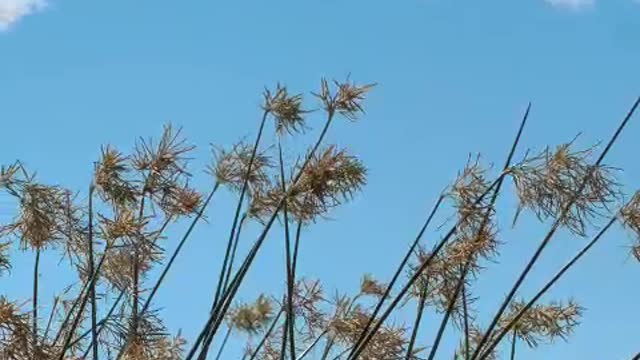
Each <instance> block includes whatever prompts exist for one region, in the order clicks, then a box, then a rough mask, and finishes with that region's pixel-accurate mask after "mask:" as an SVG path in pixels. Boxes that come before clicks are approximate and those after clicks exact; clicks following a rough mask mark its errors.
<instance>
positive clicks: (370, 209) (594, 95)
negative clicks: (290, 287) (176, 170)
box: [0, 0, 640, 360]
mask: <svg viewBox="0 0 640 360" xmlns="http://www.w3.org/2000/svg"><path fill="white" fill-rule="evenodd" d="M21 2H22V1H21V0H0V24H4V26H2V28H4V30H3V31H2V32H0V123H1V124H2V126H1V127H0V162H1V163H3V164H6V163H9V162H11V161H13V160H15V159H21V160H23V161H24V162H25V163H26V164H27V165H28V166H29V167H30V168H32V169H34V170H37V171H38V174H39V176H40V177H41V179H43V180H45V181H49V182H56V183H60V184H64V185H66V186H69V187H71V188H74V189H78V190H81V189H84V188H86V184H87V182H88V181H89V178H90V171H91V169H92V161H94V160H96V159H97V157H98V155H99V150H100V144H106V143H111V144H114V145H116V146H120V147H122V149H123V150H126V149H128V148H130V147H131V146H132V145H133V142H134V141H135V139H136V137H138V136H141V135H143V136H151V135H154V136H157V135H158V134H159V133H160V131H161V125H162V124H163V123H165V122H166V121H169V120H170V121H172V122H174V124H176V125H180V126H183V127H184V132H185V134H186V135H187V136H188V137H189V138H190V139H191V141H192V142H193V143H195V144H197V145H198V146H199V148H198V150H197V151H196V155H197V158H198V160H196V161H194V163H193V165H194V173H195V177H196V183H197V184H198V185H199V186H200V188H201V189H203V190H205V189H206V188H207V186H209V185H210V181H211V180H210V179H208V178H207V177H206V175H204V174H203V173H202V172H201V171H200V169H202V167H203V166H204V162H205V161H206V160H207V159H208V156H209V150H208V144H209V143H215V144H221V145H225V144H229V143H231V142H233V141H235V140H236V139H237V138H239V137H240V136H244V135H248V136H253V135H254V134H255V127H256V125H257V123H258V121H259V116H260V110H259V108H258V106H259V104H260V93H261V91H262V89H263V87H264V86H265V85H266V86H274V85H275V84H276V83H277V82H278V81H280V82H283V83H285V84H287V85H288V86H289V87H290V88H291V89H292V90H294V91H308V90H315V89H316V88H317V86H318V83H319V81H318V80H319V78H320V77H321V76H327V77H336V78H339V79H340V78H344V77H345V76H346V75H347V74H349V73H351V76H352V78H353V79H354V80H357V81H360V82H374V81H375V82H378V83H379V86H378V87H377V88H376V89H375V91H374V92H373V93H372V94H371V96H370V98H369V100H368V101H367V115H366V116H365V117H363V118H362V120H361V121H359V122H358V123H355V124H347V123H346V122H340V123H338V124H337V126H335V127H334V128H333V129H332V130H331V133H330V136H329V137H330V139H329V140H330V141H332V142H337V143H339V144H341V145H346V146H348V147H349V148H350V149H351V150H352V151H353V152H355V153H357V154H359V155H360V156H361V157H362V159H363V160H364V161H365V162H366V163H367V165H368V167H369V168H370V178H369V184H368V186H367V187H366V188H365V190H364V192H363V194H361V195H360V196H358V197H357V198H356V200H355V201H354V202H353V203H351V204H349V205H347V206H345V207H343V208H342V209H340V210H338V211H336V212H335V213H333V214H332V216H333V218H335V220H334V221H327V222H322V223H320V224H318V225H316V226H314V227H313V228H311V229H309V230H308V231H306V232H305V234H304V239H303V240H304V243H303V246H302V250H301V251H302V255H301V256H302V263H303V264H302V269H301V272H302V273H303V274H304V275H306V276H314V277H321V278H322V279H324V282H325V286H326V287H327V290H328V291H329V292H330V293H331V292H333V290H334V289H340V290H343V291H347V290H354V289H355V288H356V287H357V286H358V282H359V277H360V275H361V274H362V273H363V272H372V273H374V274H375V275H376V276H378V277H380V278H382V279H387V278H388V277H389V276H390V275H391V271H392V268H393V267H395V265H396V264H397V263H398V262H399V261H400V259H401V256H402V254H403V253H404V251H405V250H406V248H407V246H408V244H409V242H410V241H411V239H412V237H413V236H414V234H415V233H416V232H417V230H418V228H419V226H420V224H421V222H422V221H423V218H424V216H425V213H426V212H427V210H428V209H429V208H430V207H431V206H432V203H433V202H434V201H435V198H436V196H437V194H438V193H439V191H440V190H441V189H442V188H443V187H444V186H445V185H446V184H447V183H448V182H449V181H451V180H452V179H453V177H454V176H455V174H456V171H457V170H458V169H459V168H460V167H462V166H463V165H464V163H465V161H466V156H467V154H468V153H469V152H482V153H483V154H484V157H485V158H486V159H489V160H490V161H492V162H495V163H496V164H502V162H503V161H504V160H503V158H504V155H505V153H506V151H507V149H508V147H509V143H510V141H511V138H512V136H513V134H514V132H515V130H516V127H517V124H518V122H519V119H520V116H521V114H522V112H523V111H524V108H525V107H526V104H527V102H528V101H532V102H533V110H532V114H531V119H530V123H529V126H528V128H527V129H526V133H525V135H524V139H523V144H524V145H526V147H531V148H537V149H539V148H541V147H542V146H544V145H546V144H557V143H559V142H563V141H568V140H570V139H571V138H573V136H574V135H575V134H576V133H577V132H580V131H581V132H583V133H584V135H583V137H582V138H581V144H582V145H588V144H591V143H593V142H596V141H598V140H602V139H606V138H608V137H609V136H610V134H611V132H612V131H613V129H614V128H615V126H617V123H618V122H619V121H620V119H621V118H622V116H623V115H624V113H625V112H626V111H627V109H628V108H629V107H630V106H631V104H632V102H633V100H634V99H635V97H636V96H638V95H640V71H638V69H639V68H638V64H640V42H639V41H638V39H640V3H637V2H634V0H606V1H604V0H599V1H596V2H589V1H584V0H582V1H580V0H573V1H567V0H564V1H560V0H555V1H549V2H546V1H544V0H527V1H513V0H495V1H464V2H463V1H451V0H449V1H445V0H407V1H377V0H374V1H371V0H370V1H364V0H350V1H344V0H342V1H339V0H323V1H310V0H307V1H299V0H298V1H279V0H273V1H226V2H221V1H204V0H198V1H196V0H194V1H180V2H177V1H164V0H156V1H124V0H111V1H102V2H90V1H80V0H49V2H48V3H47V4H46V6H44V7H43V6H42V4H43V3H41V2H39V3H40V5H36V6H35V7H32V6H26V7H25V4H24V3H23V4H22V5H20V4H19V3H21ZM26 2H28V3H32V4H33V3H36V2H34V1H26ZM16 4H18V5H16ZM16 6H17V7H16ZM22 10H24V11H22ZM21 15H24V16H21ZM0 26H1V25H0ZM311 125H312V126H313V124H311ZM317 127H318V125H317V123H316V130H317ZM639 134H640V116H639V117H636V118H635V119H634V121H633V122H632V123H631V124H630V126H629V127H628V129H627V130H626V132H625V133H624V135H623V136H622V137H621V139H620V142H619V143H618V144H617V145H616V146H615V147H614V149H613V151H612V152H611V155H610V157H608V158H607V163H609V164H611V165H614V166H619V167H624V168H625V171H624V172H622V173H621V174H620V180H621V181H623V182H625V183H626V184H628V187H627V189H628V191H629V192H631V191H633V189H634V188H636V187H639V186H640V165H639V164H638V161H637V157H636V154H637V151H638V147H637V139H638V135H639ZM520 155H522V152H521V153H520ZM218 200H219V201H216V203H215V209H213V210H212V211H211V212H210V213H209V215H210V216H211V217H212V221H211V223H210V224H206V225H202V226H200V227H199V228H198V229H197V231H196V233H195V236H194V238H193V239H191V242H190V243H188V246H187V248H186V249H185V251H184V253H183V255H182V256H181V257H180V258H179V260H178V262H177V263H176V267H175V271H174V272H173V273H172V274H171V275H170V276H169V278H168V283H167V284H166V286H165V288H164V291H161V292H160V293H159V297H158V305H159V306H162V307H163V308H164V311H165V313H166V316H167V322H168V325H169V326H170V327H171V329H172V330H174V331H175V330H177V329H179V328H182V329H183V333H184V334H185V335H186V336H187V337H189V338H191V337H192V336H193V335H194V334H195V333H196V332H197V331H198V330H199V328H200V326H201V324H202V321H203V316H204V315H205V314H206V312H207V310H208V306H209V301H210V300H209V299H210V295H211V293H212V291H213V290H212V289H213V286H214V282H215V281H214V276H215V275H214V274H215V272H216V271H217V269H218V262H217V260H215V259H217V258H218V257H219V253H220V251H222V250H221V249H222V247H223V242H224V241H225V236H226V235H225V234H226V233H227V232H228V227H229V224H230V220H231V219H230V216H229V214H228V213H229V212H230V209H231V207H232V206H233V202H232V200H233V198H232V197H231V196H228V195H224V196H222V197H220V198H219V199H218ZM513 204H514V199H513V198H512V197H504V198H503V199H502V201H501V203H500V206H502V208H503V210H504V211H506V212H507V213H508V212H509V211H510V210H509V209H510V207H511V205H513ZM0 213H1V215H2V218H3V219H6V216H7V215H8V214H9V213H10V209H7V208H0ZM509 216H510V215H509ZM509 220H510V218H508V217H505V218H503V219H501V239H502V240H503V241H504V242H506V245H505V246H504V247H503V255H504V257H503V258H501V259H500V263H499V264H496V265H492V266H491V268H490V269H489V270H488V271H486V273H485V274H484V275H485V276H484V277H483V278H482V279H481V280H480V281H479V282H478V283H477V285H476V286H475V288H474V291H475V294H476V295H477V296H479V301H478V307H479V309H480V311H481V314H480V319H482V321H481V322H482V323H483V324H486V322H487V321H488V319H487V318H488V317H489V316H490V315H492V312H493V311H494V310H493V309H495V307H496V306H497V304H498V302H499V301H500V300H501V299H502V297H503V294H504V291H505V290H504V288H505V287H506V286H507V285H510V284H511V283H512V282H513V280H514V278H515V273H516V271H519V270H520V269H521V268H522V267H523V265H524V263H525V256H528V255H527V254H528V253H529V252H530V251H531V249H533V248H534V247H535V246H536V244H537V243H538V242H539V241H540V239H541V236H542V235H543V233H544V231H545V230H546V229H547V228H548V225H543V226H538V225H536V223H535V222H534V221H533V220H531V219H529V220H526V221H524V222H523V224H522V227H521V228H520V229H519V230H516V231H512V230H511V229H510V227H509ZM178 230H179V229H178ZM178 230H175V231H174V232H173V234H178V233H179V231H178ZM435 236H436V233H435V232H431V233H430V235H429V237H428V241H433V240H434V238H435ZM250 240H251V238H250V237H247V238H246V240H245V241H247V242H248V241H250ZM279 240H280V238H279V237H278V236H272V237H271V238H270V239H269V242H268V243H267V246H266V247H265V249H264V252H263V253H262V255H263V257H262V259H261V260H260V261H258V262H257V263H256V266H255V268H253V270H252V271H251V273H250V276H249V280H248V282H247V283H246V285H245V286H244V287H243V289H242V291H241V294H240V298H241V299H245V300H249V299H251V297H252V296H253V295H254V294H255V293H256V292H258V291H261V290H264V291H273V292H277V291H280V290H281V285H280V283H278V281H279V279H281V276H282V272H283V270H282V269H281V266H280V265H279V264H281V261H280V259H281V257H282V255H281V252H282V250H281V242H280V241H279ZM168 241H169V243H168V245H167V246H168V247H169V248H172V245H173V244H175V241H176V240H175V237H174V238H170V239H169V240H168ZM631 241H632V239H631V237H630V236H629V235H628V234H627V233H626V232H623V231H620V230H615V231H612V232H610V233H609V235H607V237H606V239H604V240H603V242H602V243H600V244H599V245H598V246H597V247H596V248H595V249H594V251H593V252H592V253H591V254H590V255H589V256H588V257H587V258H586V259H585V260H584V261H582V262H581V263H579V265H578V267H577V268H576V269H574V270H575V271H572V272H571V273H570V274H569V275H568V276H567V277H566V278H564V280H563V281H561V283H559V284H558V287H557V288H556V289H554V290H553V291H552V292H551V294H550V295H549V296H548V297H547V299H566V298H568V297H570V296H573V297H575V298H576V299H577V300H578V301H579V302H580V303H581V304H582V305H583V306H584V307H585V308H586V309H587V311H586V314H585V318H584V320H583V324H582V325H581V326H580V327H579V328H578V329H577V331H576V333H575V334H574V336H572V337H571V339H570V342H569V343H567V344H565V343H562V342H559V343H558V344H556V345H555V346H541V347H540V349H539V350H538V351H537V352H531V351H528V350H525V349H524V348H522V350H521V351H520V356H519V359H522V360H528V359H593V360H603V359H621V360H622V359H628V358H630V356H631V354H632V352H634V351H635V352H637V351H640V337H639V336H638V327H637V324H639V323H640V312H638V303H637V301H638V300H637V299H638V298H640V288H639V287H638V286H637V284H638V279H639V278H640V264H637V263H636V262H634V261H633V260H632V259H630V258H629V256H628V253H627V250H626V246H627V245H629V244H630V242H631ZM583 242H584V240H581V239H573V238H571V237H569V236H567V234H560V236H558V237H557V238H556V240H555V241H554V242H553V243H552V245H551V247H550V248H549V249H548V251H547V252H546V253H545V254H544V255H543V260H542V261H541V262H540V264H539V265H538V266H537V267H536V269H535V272H534V273H535V274H534V275H532V276H531V277H530V278H529V280H528V282H527V284H526V286H524V288H523V291H522V294H523V295H527V294H529V295H530V294H532V293H533V292H534V291H535V290H536V289H537V288H538V287H539V286H541V284H542V283H543V282H544V281H545V279H546V278H548V276H549V275H550V274H552V273H553V272H554V271H555V269H557V268H559V267H560V266H561V264H562V263H564V262H565V261H566V260H567V259H568V258H569V257H570V256H572V254H573V253H574V252H575V251H576V250H577V249H578V248H579V247H580V245H581V244H582V243H583ZM335 249H342V251H336V250H335ZM214 258H215V259H214ZM16 261H17V263H16V268H15V270H14V275H15V278H14V279H12V280H7V278H3V279H2V280H1V281H2V284H3V285H1V286H0V288H1V290H0V292H2V293H8V294H9V295H11V296H12V297H14V298H15V297H22V298H23V299H24V298H27V297H28V294H29V287H30V285H29V284H30V282H29V280H28V279H29V278H30V276H31V275H30V270H29V269H30V264H31V262H32V258H31V257H26V258H23V257H18V259H17V260H16ZM274 263H277V264H278V266H277V267H274V266H273V264H274ZM202 264H204V265H202ZM58 269H59V267H58V266H57V263H56V261H55V259H50V261H47V262H46V263H45V264H44V265H43V269H42V282H43V287H44V290H43V291H51V290H52V289H54V288H59V287H60V286H62V285H63V284H66V281H67V280H66V279H64V277H63V276H61V275H60V271H59V270H58ZM189 276H190V277H192V278H195V279H197V280H198V281H203V282H205V283H206V284H207V286H205V287H203V288H196V286H195V285H193V284H188V283H186V282H185V280H184V279H186V278H187V277H189ZM20 279H22V281H21V280H20ZM5 284H9V286H6V285H5ZM490 313H491V314H490ZM399 320H402V319H399ZM438 320H439V317H433V316H429V317H427V320H426V323H425V325H424V327H425V328H427V327H428V325H433V323H434V322H435V321H438ZM433 327H434V326H431V327H430V328H431V329H433ZM432 332H433V330H425V331H423V333H422V339H423V340H424V339H428V338H429V335H430V334H431V333H432ZM456 341H457V340H456ZM454 342H455V341H447V342H446V343H445V345H446V347H448V348H449V349H450V348H451V346H452V345H453V344H454ZM427 343H429V341H427ZM232 353H233V352H232V351H231V352H230V353H229V358H233V356H232ZM450 353H451V352H450V351H443V352H442V353H441V355H442V356H443V358H444V357H445V356H447V358H448V356H449V355H445V354H450Z"/></svg>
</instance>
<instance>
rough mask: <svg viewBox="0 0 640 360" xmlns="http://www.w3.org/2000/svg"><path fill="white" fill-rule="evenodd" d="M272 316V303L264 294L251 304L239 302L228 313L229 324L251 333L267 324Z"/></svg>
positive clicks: (256, 331)
mask: <svg viewBox="0 0 640 360" xmlns="http://www.w3.org/2000/svg"><path fill="white" fill-rule="evenodd" d="M272 317H273V303H272V302H271V301H270V300H269V298H267V297H266V296H265V295H260V296H259V297H258V298H257V299H256V301H255V302H254V303H252V304H239V305H237V306H236V307H235V308H233V309H232V310H231V311H230V313H229V321H230V323H231V326H233V327H234V328H236V329H238V330H240V331H243V332H246V333H248V334H252V335H253V334H256V333H258V332H259V331H260V330H262V329H263V328H264V327H265V326H267V325H268V323H269V321H270V320H271V319H272Z"/></svg>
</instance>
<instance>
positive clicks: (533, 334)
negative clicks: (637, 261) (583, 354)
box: [504, 300, 583, 347]
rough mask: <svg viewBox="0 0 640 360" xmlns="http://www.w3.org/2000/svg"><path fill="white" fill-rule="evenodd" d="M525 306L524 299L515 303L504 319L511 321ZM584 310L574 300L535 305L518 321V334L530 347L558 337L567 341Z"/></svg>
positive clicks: (516, 327) (516, 329)
mask: <svg viewBox="0 0 640 360" xmlns="http://www.w3.org/2000/svg"><path fill="white" fill-rule="evenodd" d="M524 306H525V303H524V302H522V301H517V302H515V303H513V304H512V305H511V309H510V312H509V314H508V315H507V316H506V318H505V320H504V321H505V322H508V321H510V320H511V317H513V316H515V314H517V313H518V312H520V311H521V310H522V308H524ZM582 312H583V309H582V308H581V307H580V306H579V305H578V304H577V303H575V302H574V301H573V300H570V301H569V302H567V304H563V303H560V302H552V303H550V304H548V305H543V304H540V305H534V306H533V307H532V308H530V309H529V310H527V312H525V313H524V315H523V316H522V317H521V318H520V320H518V322H517V323H516V325H515V331H516V335H517V336H518V337H519V338H520V339H522V340H523V341H525V342H526V343H527V345H529V346H530V347H536V346H538V345H539V344H540V343H542V342H544V343H551V342H553V341H554V340H555V339H557V338H560V339H562V340H565V341H566V340H567V337H568V336H569V335H570V334H571V332H572V331H573V329H574V328H575V327H576V326H577V325H578V323H579V322H580V318H581V317H582Z"/></svg>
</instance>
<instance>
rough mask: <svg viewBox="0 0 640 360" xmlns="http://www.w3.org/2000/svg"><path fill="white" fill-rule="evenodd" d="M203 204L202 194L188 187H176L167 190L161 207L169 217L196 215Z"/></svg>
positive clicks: (161, 201)
mask: <svg viewBox="0 0 640 360" xmlns="http://www.w3.org/2000/svg"><path fill="white" fill-rule="evenodd" d="M201 204H202V194H200V193H199V192H198V191H196V190H195V189H193V188H190V187H188V186H186V185H185V186H174V187H171V188H169V189H166V191H165V193H164V194H163V195H162V197H161V200H160V207H161V208H162V210H163V211H164V212H165V213H166V214H167V215H169V216H176V217H177V216H188V215H191V214H194V213H196V212H197V211H198V209H199V208H200V205H201Z"/></svg>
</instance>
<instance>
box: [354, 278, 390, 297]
mask: <svg viewBox="0 0 640 360" xmlns="http://www.w3.org/2000/svg"><path fill="white" fill-rule="evenodd" d="M386 287H387V286H386V285H385V284H383V283H381V282H380V281H378V280H376V279H375V278H374V277H373V276H372V275H371V274H365V275H364V276H363V277H362V280H361V281H360V292H361V293H362V294H365V295H373V296H376V297H381V296H383V295H384V293H385V290H386Z"/></svg>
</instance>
